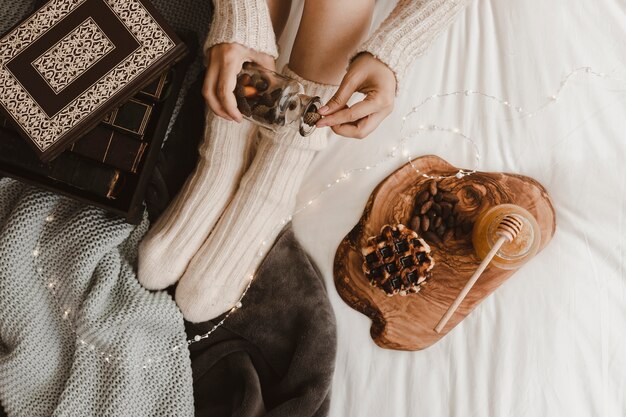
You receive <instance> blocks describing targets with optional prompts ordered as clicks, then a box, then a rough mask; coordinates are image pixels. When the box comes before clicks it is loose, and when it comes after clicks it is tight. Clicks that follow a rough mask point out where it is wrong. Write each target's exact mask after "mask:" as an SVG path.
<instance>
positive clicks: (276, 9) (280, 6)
mask: <svg viewBox="0 0 626 417" xmlns="http://www.w3.org/2000/svg"><path fill="white" fill-rule="evenodd" d="M267 8H268V9H269V10H270V18H271V19H272V26H274V34H275V35H276V42H278V40H279V39H280V36H281V35H282V34H283V30H285V25H286V24H287V19H289V13H290V12H291V0H267Z"/></svg>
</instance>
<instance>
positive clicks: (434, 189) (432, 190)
mask: <svg viewBox="0 0 626 417" xmlns="http://www.w3.org/2000/svg"><path fill="white" fill-rule="evenodd" d="M428 190H429V191H430V194H431V195H433V196H435V195H437V181H435V180H430V182H429V183H428Z"/></svg>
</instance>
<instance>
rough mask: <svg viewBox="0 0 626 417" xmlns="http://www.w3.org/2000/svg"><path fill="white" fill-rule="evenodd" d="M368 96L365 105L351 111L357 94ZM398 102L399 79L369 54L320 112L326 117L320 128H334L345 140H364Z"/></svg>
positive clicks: (357, 62) (355, 64)
mask: <svg viewBox="0 0 626 417" xmlns="http://www.w3.org/2000/svg"><path fill="white" fill-rule="evenodd" d="M357 91H358V92H360V93H363V94H365V98H364V99H363V101H360V102H358V103H356V104H355V105H354V106H352V107H348V104H347V103H348V100H350V97H352V94H353V93H355V92H357ZM395 98H396V76H395V74H394V73H393V71H392V70H391V69H390V68H389V67H388V66H387V65H386V64H384V63H383V62H382V61H379V60H378V59H377V58H375V57H374V56H373V55H372V54H369V53H367V52H365V53H362V54H360V55H358V56H357V57H356V58H355V59H354V60H353V61H352V62H351V63H350V65H349V66H348V72H347V73H346V75H345V76H344V77H343V80H342V81H341V85H340V86H339V89H338V90H337V92H336V93H335V95H334V96H333V98H331V99H330V100H329V101H328V103H327V104H326V105H325V106H323V107H321V108H320V109H319V113H320V114H321V115H322V116H324V118H323V119H321V120H320V121H319V122H317V127H324V126H331V128H332V130H333V131H334V132H335V133H336V134H338V135H341V136H347V137H351V138H356V139H363V138H364V137H366V136H367V135H369V134H370V133H372V132H373V131H374V129H376V128H377V127H378V125H379V124H380V123H381V122H382V121H383V120H384V119H385V118H386V117H387V116H389V114H390V113H391V111H392V110H393V104H394V101H395Z"/></svg>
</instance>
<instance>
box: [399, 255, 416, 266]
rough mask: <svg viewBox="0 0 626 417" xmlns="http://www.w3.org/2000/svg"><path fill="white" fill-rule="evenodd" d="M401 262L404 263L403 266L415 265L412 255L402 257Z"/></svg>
mask: <svg viewBox="0 0 626 417" xmlns="http://www.w3.org/2000/svg"><path fill="white" fill-rule="evenodd" d="M400 263H401V264H402V267H403V268H410V267H412V266H413V265H415V262H414V261H413V257H412V256H405V257H404V258H400Z"/></svg>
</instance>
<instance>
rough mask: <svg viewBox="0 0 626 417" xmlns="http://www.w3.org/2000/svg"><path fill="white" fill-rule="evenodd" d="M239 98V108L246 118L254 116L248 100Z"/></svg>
mask: <svg viewBox="0 0 626 417" xmlns="http://www.w3.org/2000/svg"><path fill="white" fill-rule="evenodd" d="M236 98H237V108H238V109H239V111H240V112H241V114H243V115H244V116H247V117H250V116H252V109H251V108H250V104H248V100H246V99H245V98H244V97H240V96H236Z"/></svg>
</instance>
